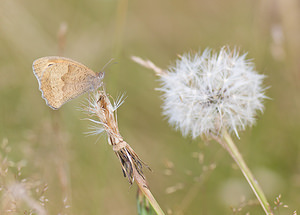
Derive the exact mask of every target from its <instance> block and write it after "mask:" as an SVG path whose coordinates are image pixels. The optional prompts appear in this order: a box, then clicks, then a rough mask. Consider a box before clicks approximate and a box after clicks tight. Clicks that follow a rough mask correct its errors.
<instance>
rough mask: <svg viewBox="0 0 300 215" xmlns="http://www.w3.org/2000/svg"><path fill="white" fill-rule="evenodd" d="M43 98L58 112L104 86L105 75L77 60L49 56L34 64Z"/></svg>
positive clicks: (33, 67)
mask: <svg viewBox="0 0 300 215" xmlns="http://www.w3.org/2000/svg"><path fill="white" fill-rule="evenodd" d="M32 69H33V73H34V75H35V77H36V78H37V80H38V83H39V89H40V91H41V92H42V98H43V99H45V101H46V104H47V105H48V106H49V107H51V108H52V109H54V110H56V109H58V108H60V107H61V106H62V105H63V104H65V103H66V102H68V101H70V100H71V99H74V98H76V97H77V96H79V95H81V94H83V93H85V92H88V91H94V90H96V89H98V88H99V87H101V86H102V84H103V78H104V73H103V72H99V73H95V72H94V71H93V70H91V69H89V68H88V67H86V66H85V65H83V64H81V63H79V62H76V61H75V60H72V59H69V58H65V57H57V56H49V57H42V58H39V59H37V60H35V61H34V62H33V65H32Z"/></svg>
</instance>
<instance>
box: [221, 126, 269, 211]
mask: <svg viewBox="0 0 300 215" xmlns="http://www.w3.org/2000/svg"><path fill="white" fill-rule="evenodd" d="M223 135H224V136H223V138H224V140H225V141H222V142H221V144H222V145H223V146H224V147H225V149H226V150H227V151H228V152H229V154H230V155H231V157H232V158H233V159H234V161H235V162H236V163H237V165H238V166H239V168H240V169H241V171H242V173H243V175H244V176H245V178H246V179H247V181H248V183H249V185H250V187H251V188H252V190H253V192H254V194H255V195H256V198H257V199H258V201H259V203H260V204H261V206H262V208H263V209H264V211H265V213H266V214H267V215H273V212H272V210H271V208H270V204H269V203H268V201H267V198H266V196H265V194H264V192H263V190H262V189H261V187H260V186H259V184H258V182H257V181H256V179H255V178H254V176H253V174H252V173H251V171H250V169H249V168H248V167H247V165H246V163H245V161H244V159H243V157H242V155H241V153H240V152H239V150H238V149H237V147H236V145H235V144H234V142H233V140H232V139H231V137H230V135H229V134H228V132H227V131H225V132H224V134H223Z"/></svg>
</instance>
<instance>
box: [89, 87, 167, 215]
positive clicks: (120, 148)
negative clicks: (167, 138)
mask: <svg viewBox="0 0 300 215" xmlns="http://www.w3.org/2000/svg"><path fill="white" fill-rule="evenodd" d="M116 109H117V107H116V106H115V105H112V104H111V102H110V100H109V98H108V96H107V94H106V93H105V91H98V93H97V94H96V96H95V99H94V100H93V99H92V100H90V102H89V110H88V112H89V113H92V114H93V115H96V116H97V118H98V119H99V121H98V122H97V124H100V125H102V127H103V130H105V131H106V133H107V136H108V141H109V144H110V145H111V146H112V148H113V151H114V152H115V154H116V155H117V157H118V159H119V161H120V164H121V167H122V170H123V173H124V176H125V177H127V179H128V181H129V183H130V184H132V183H133V182H134V181H135V182H136V184H137V185H138V187H139V189H140V190H141V191H142V192H143V194H144V195H145V197H146V198H147V199H148V201H149V202H150V204H151V205H152V207H153V209H154V210H155V211H156V213H157V214H158V215H164V212H163V211H162V209H161V208H160V206H159V204H158V203H157V202H156V200H155V198H154V197H153V195H152V193H151V192H150V190H149V187H148V185H147V181H146V178H145V176H144V174H143V165H144V166H147V165H145V163H143V161H142V160H141V159H140V158H139V156H138V155H137V154H136V153H135V152H134V150H133V149H132V148H131V147H130V146H129V144H128V143H127V142H125V141H124V140H123V138H122V136H121V134H120V132H119V128H118V123H117V115H116V112H115V111H116ZM92 121H94V120H92ZM94 122H95V121H94ZM100 130H102V129H100Z"/></svg>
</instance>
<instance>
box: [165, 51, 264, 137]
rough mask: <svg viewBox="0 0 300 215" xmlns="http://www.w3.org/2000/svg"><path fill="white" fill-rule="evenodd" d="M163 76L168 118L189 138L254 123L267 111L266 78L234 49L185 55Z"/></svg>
mask: <svg viewBox="0 0 300 215" xmlns="http://www.w3.org/2000/svg"><path fill="white" fill-rule="evenodd" d="M165 72H166V73H165V75H160V81H161V84H162V86H161V87H160V88H159V90H160V91H162V92H163V95H162V98H163V105H162V108H163V115H165V116H166V117H167V119H168V122H169V123H170V124H171V125H173V126H174V127H175V128H176V129H177V130H180V131H181V132H182V134H183V135H184V136H187V135H191V136H192V138H196V137H198V136H201V135H210V134H212V135H219V134H220V133H221V131H222V129H226V130H228V131H229V132H234V133H235V134H236V136H237V137H239V136H238V131H239V130H244V129H245V128H246V127H247V126H252V125H253V124H254V123H255V116H256V114H257V112H259V111H260V112H263V109H264V106H263V100H264V99H265V98H267V97H266V96H265V95H264V92H265V89H266V88H264V87H263V86H262V84H263V79H264V78H265V76H264V75H261V74H258V73H257V72H256V71H255V69H254V64H253V62H252V61H250V60H246V54H244V55H241V56H239V53H238V52H237V51H236V50H235V49H234V50H233V51H230V50H229V48H226V47H223V48H222V49H221V51H220V52H219V53H214V52H212V51H211V50H210V49H206V50H205V51H204V52H202V54H201V53H200V52H199V53H196V54H191V53H188V54H184V55H182V56H181V57H180V59H178V60H177V61H176V63H175V65H174V66H172V67H170V68H169V69H168V70H167V71H165Z"/></svg>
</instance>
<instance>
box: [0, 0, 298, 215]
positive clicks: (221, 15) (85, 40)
mask: <svg viewBox="0 0 300 215" xmlns="http://www.w3.org/2000/svg"><path fill="white" fill-rule="evenodd" d="M224 45H229V46H230V47H234V46H236V47H239V48H240V50H241V52H248V58H251V59H253V61H254V62H255V64H256V69H257V70H258V71H259V72H260V73H262V74H265V75H267V78H266V80H265V86H270V88H269V89H268V90H267V96H268V97H270V98H271V99H269V100H266V101H265V112H264V114H259V116H258V117H257V123H256V125H255V126H254V127H253V128H248V129H247V130H246V131H245V132H241V133H240V140H238V139H235V141H236V142H237V144H238V147H239V149H240V151H241V153H242V154H243V156H244V158H245V160H246V162H247V163H248V165H249V167H250V169H251V170H252V171H253V173H254V175H255V176H256V178H257V179H258V181H259V182H260V184H261V186H262V187H263V190H264V191H265V193H266V195H267V198H268V200H269V202H270V203H272V206H274V204H273V201H274V200H275V199H276V197H278V196H279V195H280V194H281V202H283V204H286V205H288V208H284V207H280V209H278V210H276V214H279V213H280V214H293V211H295V210H299V209H300V206H299V205H300V157H299V152H300V149H299V144H300V141H299V138H300V123H299V122H300V111H299V110H300V96H299V92H300V91H299V90H300V85H299V83H300V82H299V81H300V80H299V79H300V57H299V56H300V3H299V1H297V0H265V1H251V0H244V1H237V0H227V1H222V0H212V1H204V0H198V1H195V0H186V1H171V0H167V1H158V0H153V1H137V0H131V1H128V0H120V1H113V0H86V1H79V0H65V1H61V0H51V1H50V0H46V1H40V0H26V1H22V0H0V138H1V140H0V143H1V149H0V150H1V164H0V165H1V176H0V177H1V188H2V189H1V190H2V191H1V192H0V195H1V199H0V204H1V210H2V211H1V214H2V213H4V210H5V209H7V208H6V207H8V206H7V205H5V203H4V202H5V201H6V198H7V196H6V195H5V190H6V189H8V187H9V186H11V185H12V184H16V183H21V181H22V180H23V182H22V183H25V184H26V189H27V191H28V192H29V193H28V196H30V198H33V199H36V200H37V201H43V200H44V201H45V199H47V203H46V204H45V205H46V206H45V208H46V210H47V211H48V213H49V214H59V213H61V214H78V215H79V214H137V212H136V186H135V185H132V186H129V184H128V182H127V180H126V178H123V174H122V171H121V167H120V165H119V161H118V159H117V158H116V156H115V155H114V153H113V151H112V149H111V147H110V146H109V145H108V144H107V141H106V137H105V135H102V136H100V137H97V136H86V135H85V134H84V132H86V131H88V127H89V123H88V122H87V121H85V120H82V119H84V118H86V117H87V116H86V115H85V114H84V113H82V112H81V111H79V110H78V109H79V107H80V106H81V103H82V101H84V100H85V99H86V98H88V95H84V96H81V97H79V98H77V99H75V100H73V101H71V102H69V103H67V104H65V105H64V106H63V107H62V108H61V109H60V110H58V111H53V110H51V109H50V108H49V107H48V106H46V104H45V102H44V100H43V99H42V98H41V93H40V91H39V90H38V83H37V80H36V78H35V77H34V75H33V73H32V69H31V65H32V62H33V60H35V59H36V58H38V57H42V56H51V55H63V56H66V57H69V58H72V59H74V60H77V61H79V62H81V63H83V64H85V65H88V66H89V67H90V68H91V69H93V70H94V71H96V72H98V71H100V70H101V69H102V68H103V66H104V65H105V64H106V63H107V62H108V61H109V60H110V59H112V58H114V62H117V63H116V64H111V65H109V66H108V67H106V69H105V71H106V77H105V85H106V89H107V92H108V93H109V94H110V95H112V96H113V97H114V98H116V97H117V96H118V95H119V94H122V93H124V92H126V96H127V98H126V101H125V103H124V104H123V105H122V106H121V107H120V108H119V110H118V121H119V128H120V132H121V134H122V135H123V137H124V139H125V140H127V142H128V143H129V144H130V145H131V147H132V148H133V149H134V150H135V151H136V152H137V153H138V155H139V156H140V157H141V159H142V160H143V161H145V162H146V163H147V164H148V165H149V166H150V167H151V168H152V170H153V171H152V172H149V171H147V170H145V174H146V176H147V179H148V181H149V184H150V188H151V191H152V193H153V194H154V196H155V197H156V199H157V201H158V202H159V204H160V205H161V207H162V208H163V210H164V211H165V212H166V213H169V214H207V215H214V214H218V215H219V214H246V213H247V212H249V213H250V214H264V213H263V211H262V209H261V207H260V206H259V205H258V203H257V202H256V201H255V196H254V195H253V194H252V191H251V190H250V188H249V186H248V185H247V183H246V181H245V179H244V178H243V176H242V174H241V172H240V171H239V170H238V168H237V167H236V166H235V165H234V163H233V161H232V159H231V158H230V156H229V155H228V154H227V153H226V152H225V150H223V149H222V148H221V146H220V145H218V144H217V143H215V142H203V141H202V140H201V139H196V140H192V139H191V138H183V137H182V136H181V134H180V133H179V132H176V131H174V130H173V129H172V128H171V127H170V126H168V124H167V122H166V120H165V119H164V118H163V117H162V115H161V109H160V105H161V100H160V93H159V92H157V91H155V88H157V87H159V83H158V82H157V79H156V77H155V75H154V74H153V72H152V71H150V70H147V69H145V68H142V67H141V66H139V65H137V64H135V63H134V62H133V61H131V59H130V56H132V55H137V56H140V57H142V58H146V59H150V60H152V61H153V62H154V63H156V64H157V65H158V66H160V67H161V68H167V67H168V66H169V65H171V64H172V62H174V60H175V59H176V58H177V55H178V54H182V53H184V52H187V51H191V50H195V51H197V50H199V49H201V50H203V49H205V48H207V47H210V48H212V49H215V50H219V49H220V47H222V46H224ZM8 161H9V162H8ZM4 166H9V168H8V172H5V171H4V170H5V168H4ZM21 167H22V168H21ZM24 179H26V181H24ZM29 182H30V183H29ZM45 186H46V187H47V190H46V189H45ZM39 199H40V200H39ZM69 206H70V207H69ZM16 208H17V212H16V213H15V214H24V213H25V212H27V213H29V212H30V207H29V206H28V205H27V204H26V203H18V204H17V207H16ZM234 208H235V209H241V211H240V212H234ZM24 211H25V212H24ZM11 214H14V213H11Z"/></svg>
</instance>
